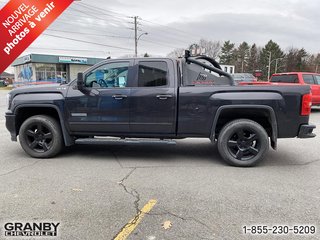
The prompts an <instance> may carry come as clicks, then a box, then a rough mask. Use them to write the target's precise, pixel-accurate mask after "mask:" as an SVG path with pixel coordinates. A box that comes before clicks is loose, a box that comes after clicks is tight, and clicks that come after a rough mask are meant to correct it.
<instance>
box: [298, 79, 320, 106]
mask: <svg viewBox="0 0 320 240" xmlns="http://www.w3.org/2000/svg"><path fill="white" fill-rule="evenodd" d="M302 79H303V81H304V83H305V84H309V85H310V86H311V93H312V104H313V105H319V104H320V85H319V83H320V76H319V75H316V74H310V73H302Z"/></svg>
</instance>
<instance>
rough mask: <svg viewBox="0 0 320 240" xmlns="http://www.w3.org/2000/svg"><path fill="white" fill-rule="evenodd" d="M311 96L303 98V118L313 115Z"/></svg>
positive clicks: (307, 95) (306, 95)
mask: <svg viewBox="0 0 320 240" xmlns="http://www.w3.org/2000/svg"><path fill="white" fill-rule="evenodd" d="M311 105H312V102H311V94H310V93H309V94H305V95H303V96H302V102H301V116H309V115H310V113H311Z"/></svg>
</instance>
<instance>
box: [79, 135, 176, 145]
mask: <svg viewBox="0 0 320 240" xmlns="http://www.w3.org/2000/svg"><path fill="white" fill-rule="evenodd" d="M75 143H76V144H86V145H87V144H88V145H90V144H91V145H108V144H110V145H117V144H118V145H125V144H129V145H134V144H149V145H150V144H151V145H158V144H160V145H176V144H177V143H176V141H174V140H172V139H152V138H145V139H144V138H112V137H94V138H80V139H77V140H76V141H75Z"/></svg>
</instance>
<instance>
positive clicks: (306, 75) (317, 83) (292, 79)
mask: <svg viewBox="0 0 320 240" xmlns="http://www.w3.org/2000/svg"><path fill="white" fill-rule="evenodd" d="M241 85H276V86H277V85H310V86H311V93H312V106H319V105H320V74H319V73H310V72H288V73H276V74H273V75H272V76H271V78H270V81H269V82H254V83H243V84H241Z"/></svg>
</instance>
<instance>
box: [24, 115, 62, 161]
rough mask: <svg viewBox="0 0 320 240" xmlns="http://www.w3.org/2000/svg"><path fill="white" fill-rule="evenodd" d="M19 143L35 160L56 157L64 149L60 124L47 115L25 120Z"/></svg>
mask: <svg viewBox="0 0 320 240" xmlns="http://www.w3.org/2000/svg"><path fill="white" fill-rule="evenodd" d="M19 141H20V144H21V147H22V148H23V150H24V151H25V152H26V153H27V154H29V155H30V156H31V157H35V158H50V157H54V156H55V155H57V154H58V153H59V152H60V151H61V149H62V147H63V139H62V133H61V128H60V124H59V123H58V121H57V120H56V119H54V118H52V117H50V116H45V115H36V116H32V117H30V118H28V119H27V120H25V121H24V122H23V123H22V125H21V127H20V131H19Z"/></svg>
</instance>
